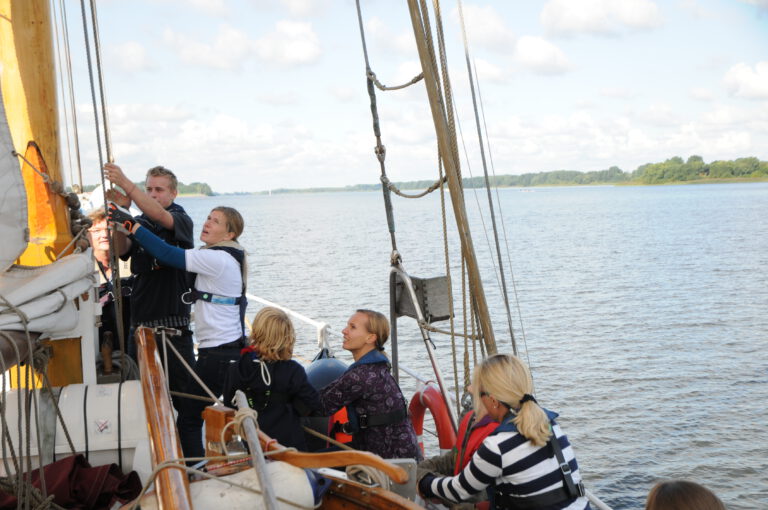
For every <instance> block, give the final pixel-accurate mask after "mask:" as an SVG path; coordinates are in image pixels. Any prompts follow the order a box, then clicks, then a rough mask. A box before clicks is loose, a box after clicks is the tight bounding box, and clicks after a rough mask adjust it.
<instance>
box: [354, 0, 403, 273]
mask: <svg viewBox="0 0 768 510" xmlns="http://www.w3.org/2000/svg"><path fill="white" fill-rule="evenodd" d="M355 5H356V7H357V22H358V26H359V27H360V40H361V43H362V46H363V57H364V58H365V78H366V87H367V89H368V98H369V99H370V104H371V117H372V122H373V134H374V136H375V137H376V147H375V148H374V153H375V154H376V159H378V160H379V170H380V172H381V177H380V179H381V192H382V194H383V195H384V210H385V212H386V215H387V228H388V229H389V239H390V242H391V244H392V253H393V255H394V254H395V253H397V239H396V237H395V215H394V211H393V210H392V195H391V193H390V189H389V187H388V186H387V184H386V183H387V182H388V181H389V179H388V178H387V168H386V165H385V164H384V160H385V159H386V157H387V149H386V147H385V146H384V144H382V143H381V127H380V124H379V109H378V106H377V105H376V89H375V87H374V83H373V79H372V77H371V76H372V75H373V72H372V71H371V65H370V60H369V58H368V46H367V44H366V42H365V29H364V28H363V13H362V10H361V9H360V0H355ZM398 258H399V255H398Z"/></svg>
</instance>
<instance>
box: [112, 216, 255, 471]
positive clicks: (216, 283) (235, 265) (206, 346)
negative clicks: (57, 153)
mask: <svg viewBox="0 0 768 510" xmlns="http://www.w3.org/2000/svg"><path fill="white" fill-rule="evenodd" d="M109 206H110V208H109V221H110V223H114V224H116V225H119V228H121V229H123V230H124V231H126V232H128V233H129V234H130V235H131V242H135V243H137V244H138V245H140V246H141V248H142V249H143V250H144V251H146V252H147V253H148V254H149V255H151V256H152V257H154V259H155V260H156V264H157V265H158V266H159V267H163V266H169V267H173V268H176V269H180V270H183V271H189V272H190V273H195V274H196V276H195V283H194V287H193V288H192V289H191V291H190V292H187V293H185V294H184V295H182V296H181V299H182V300H184V302H185V303H187V304H190V303H194V306H195V337H196V339H197V344H198V350H197V360H194V359H193V360H192V361H193V365H194V366H193V369H194V371H195V373H196V374H197V375H198V377H200V379H201V380H202V381H203V383H204V384H205V385H206V386H207V387H208V388H209V389H210V390H211V392H212V393H213V394H214V395H220V394H221V390H222V385H223V384H224V376H225V375H226V371H227V368H228V366H229V362H230V361H234V360H236V359H237V358H238V356H239V355H240V349H242V348H243V347H245V335H244V334H243V328H244V326H243V320H244V318H245V317H244V313H245V306H246V304H247V300H246V297H245V282H246V275H247V274H248V271H247V267H246V254H245V248H243V247H242V246H241V245H240V243H239V242H238V238H239V237H240V234H242V233H243V228H244V226H245V224H244V222H243V217H242V215H241V214H240V213H239V212H238V211H237V210H236V209H233V208H231V207H225V206H219V207H214V208H213V210H211V212H210V213H209V214H208V218H207V219H206V220H205V223H204V224H203V230H202V232H201V233H200V240H201V241H202V242H203V243H205V244H204V246H202V247H201V248H200V249H196V250H183V249H181V248H178V247H176V246H173V245H171V244H168V243H167V242H165V241H163V239H162V238H160V237H158V236H156V235H155V234H153V233H152V231H151V229H149V228H146V227H144V226H143V225H142V224H141V223H140V222H138V221H137V220H136V219H135V218H133V217H132V216H130V214H128V213H127V211H125V210H123V209H121V208H119V207H117V206H116V205H115V204H114V203H110V204H109ZM190 347H191V345H190ZM184 393H189V394H192V395H198V396H203V397H207V393H206V392H205V391H204V390H203V388H201V387H200V384H198V382H197V381H196V380H195V379H191V380H190V381H189V382H188V384H187V387H186V390H185V391H184ZM207 405H208V403H207V402H206V401H205V400H204V399H201V400H198V399H194V398H180V399H179V407H178V411H179V414H178V416H177V418H176V426H177V427H178V429H179V439H180V442H181V448H182V450H183V451H184V456H185V457H193V458H199V457H202V456H203V455H204V454H205V449H204V447H203V436H202V429H203V418H202V415H201V413H202V412H203V409H205V407H206V406H207ZM189 462H190V463H192V462H194V461H189Z"/></svg>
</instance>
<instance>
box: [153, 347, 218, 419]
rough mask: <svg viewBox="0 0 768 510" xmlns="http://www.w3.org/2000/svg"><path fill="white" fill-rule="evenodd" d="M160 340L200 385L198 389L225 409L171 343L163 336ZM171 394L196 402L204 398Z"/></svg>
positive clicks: (176, 393)
mask: <svg viewBox="0 0 768 510" xmlns="http://www.w3.org/2000/svg"><path fill="white" fill-rule="evenodd" d="M162 338H163V345H164V346H166V347H170V348H171V351H173V353H174V354H175V355H176V357H177V358H179V361H181V364H182V366H184V368H186V369H187V372H189V375H191V376H192V377H193V378H194V379H195V381H197V384H199V385H200V387H201V388H202V389H203V391H205V392H206V393H208V395H209V396H210V397H211V401H212V402H215V403H217V404H221V405H223V406H225V407H226V404H225V403H224V402H222V401H221V400H220V399H219V398H218V397H217V396H216V395H214V394H213V392H212V391H211V389H210V388H209V387H208V386H207V385H206V384H205V383H204V382H203V380H202V379H200V376H198V375H197V374H196V373H195V371H194V370H193V369H192V367H190V366H189V364H188V363H187V361H186V360H185V359H184V358H183V357H182V355H181V354H180V353H179V351H177V350H176V347H175V346H174V345H173V342H170V341H168V340H167V338H165V336H163V337H162ZM172 393H173V394H175V395H183V396H186V397H188V398H192V397H194V398H196V399H198V400H200V399H205V397H201V396H200V395H187V394H184V393H178V392H172Z"/></svg>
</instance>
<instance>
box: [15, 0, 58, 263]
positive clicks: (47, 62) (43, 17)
mask: <svg viewBox="0 0 768 510" xmlns="http://www.w3.org/2000/svg"><path fill="white" fill-rule="evenodd" d="M0 68H1V69H2V72H0V87H2V96H3V103H4V106H5V111H6V115H7V117H8V124H9V127H10V130H11V138H12V139H13V145H14V150H15V151H16V152H17V153H19V154H21V155H23V156H24V157H25V158H26V159H27V160H29V162H30V163H31V164H32V165H34V167H35V168H36V169H37V170H39V171H41V172H45V173H47V174H48V176H49V178H50V180H51V181H55V182H58V183H62V182H63V179H62V175H61V157H60V153H59V139H58V108H57V101H56V79H55V73H54V69H55V65H54V59H53V39H52V35H51V13H50V9H49V2H48V0H24V1H23V2H19V1H14V0H0ZM19 163H20V164H21V168H22V174H23V176H24V184H25V187H26V189H27V208H28V216H29V221H28V226H29V241H30V242H29V244H28V245H27V249H26V251H25V252H24V253H23V254H22V255H21V257H20V258H19V263H20V264H23V265H28V266H42V265H45V264H49V263H51V262H52V261H53V260H54V259H55V256H56V254H58V253H60V252H61V251H62V250H63V249H64V247H66V245H67V244H68V243H69V242H70V241H71V240H72V234H71V231H70V227H69V209H68V207H67V204H66V201H65V200H64V198H63V197H62V196H61V195H60V194H59V193H58V192H57V191H56V190H54V189H53V188H52V186H51V185H50V184H47V183H46V182H45V181H44V179H43V178H42V177H41V176H40V175H39V174H38V173H37V172H36V171H35V170H33V169H32V168H31V167H30V165H28V164H26V163H24V162H23V160H21V159H20V158H19Z"/></svg>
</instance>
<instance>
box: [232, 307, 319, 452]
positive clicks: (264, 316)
mask: <svg viewBox="0 0 768 510" xmlns="http://www.w3.org/2000/svg"><path fill="white" fill-rule="evenodd" d="M249 340H250V345H249V346H248V347H246V348H244V349H243V350H242V351H241V354H240V359H239V360H238V361H237V362H236V363H233V364H232V365H231V366H230V367H229V370H228V371H227V378H226V380H225V382H224V404H225V405H228V406H231V405H234V403H233V401H232V400H233V398H234V396H235V391H237V390H240V391H242V392H243V393H244V394H245V396H246V398H247V399H248V405H249V406H250V407H251V408H252V409H255V410H256V411H258V418H257V419H258V422H259V428H260V429H261V430H263V431H264V433H266V434H267V435H268V436H269V437H271V438H272V439H275V440H277V442H278V443H280V444H281V445H283V446H286V447H293V448H296V449H298V450H306V449H307V442H306V439H305V437H304V429H303V428H302V423H301V417H302V416H308V415H309V414H310V413H311V412H312V411H314V410H316V409H317V407H318V404H317V391H316V390H315V388H314V387H312V385H311V384H309V381H308V380H307V373H306V372H305V371H304V367H302V366H301V365H300V364H299V363H298V362H296V361H294V360H292V359H291V358H292V357H293V346H294V345H295V344H296V333H295V331H294V329H293V323H292V322H291V319H290V318H289V317H288V315H287V314H286V313H285V312H284V311H282V310H280V309H279V308H275V307H272V306H267V307H264V308H262V309H261V310H260V311H259V313H257V314H256V317H254V319H253V324H252V325H251V335H250V337H249Z"/></svg>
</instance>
